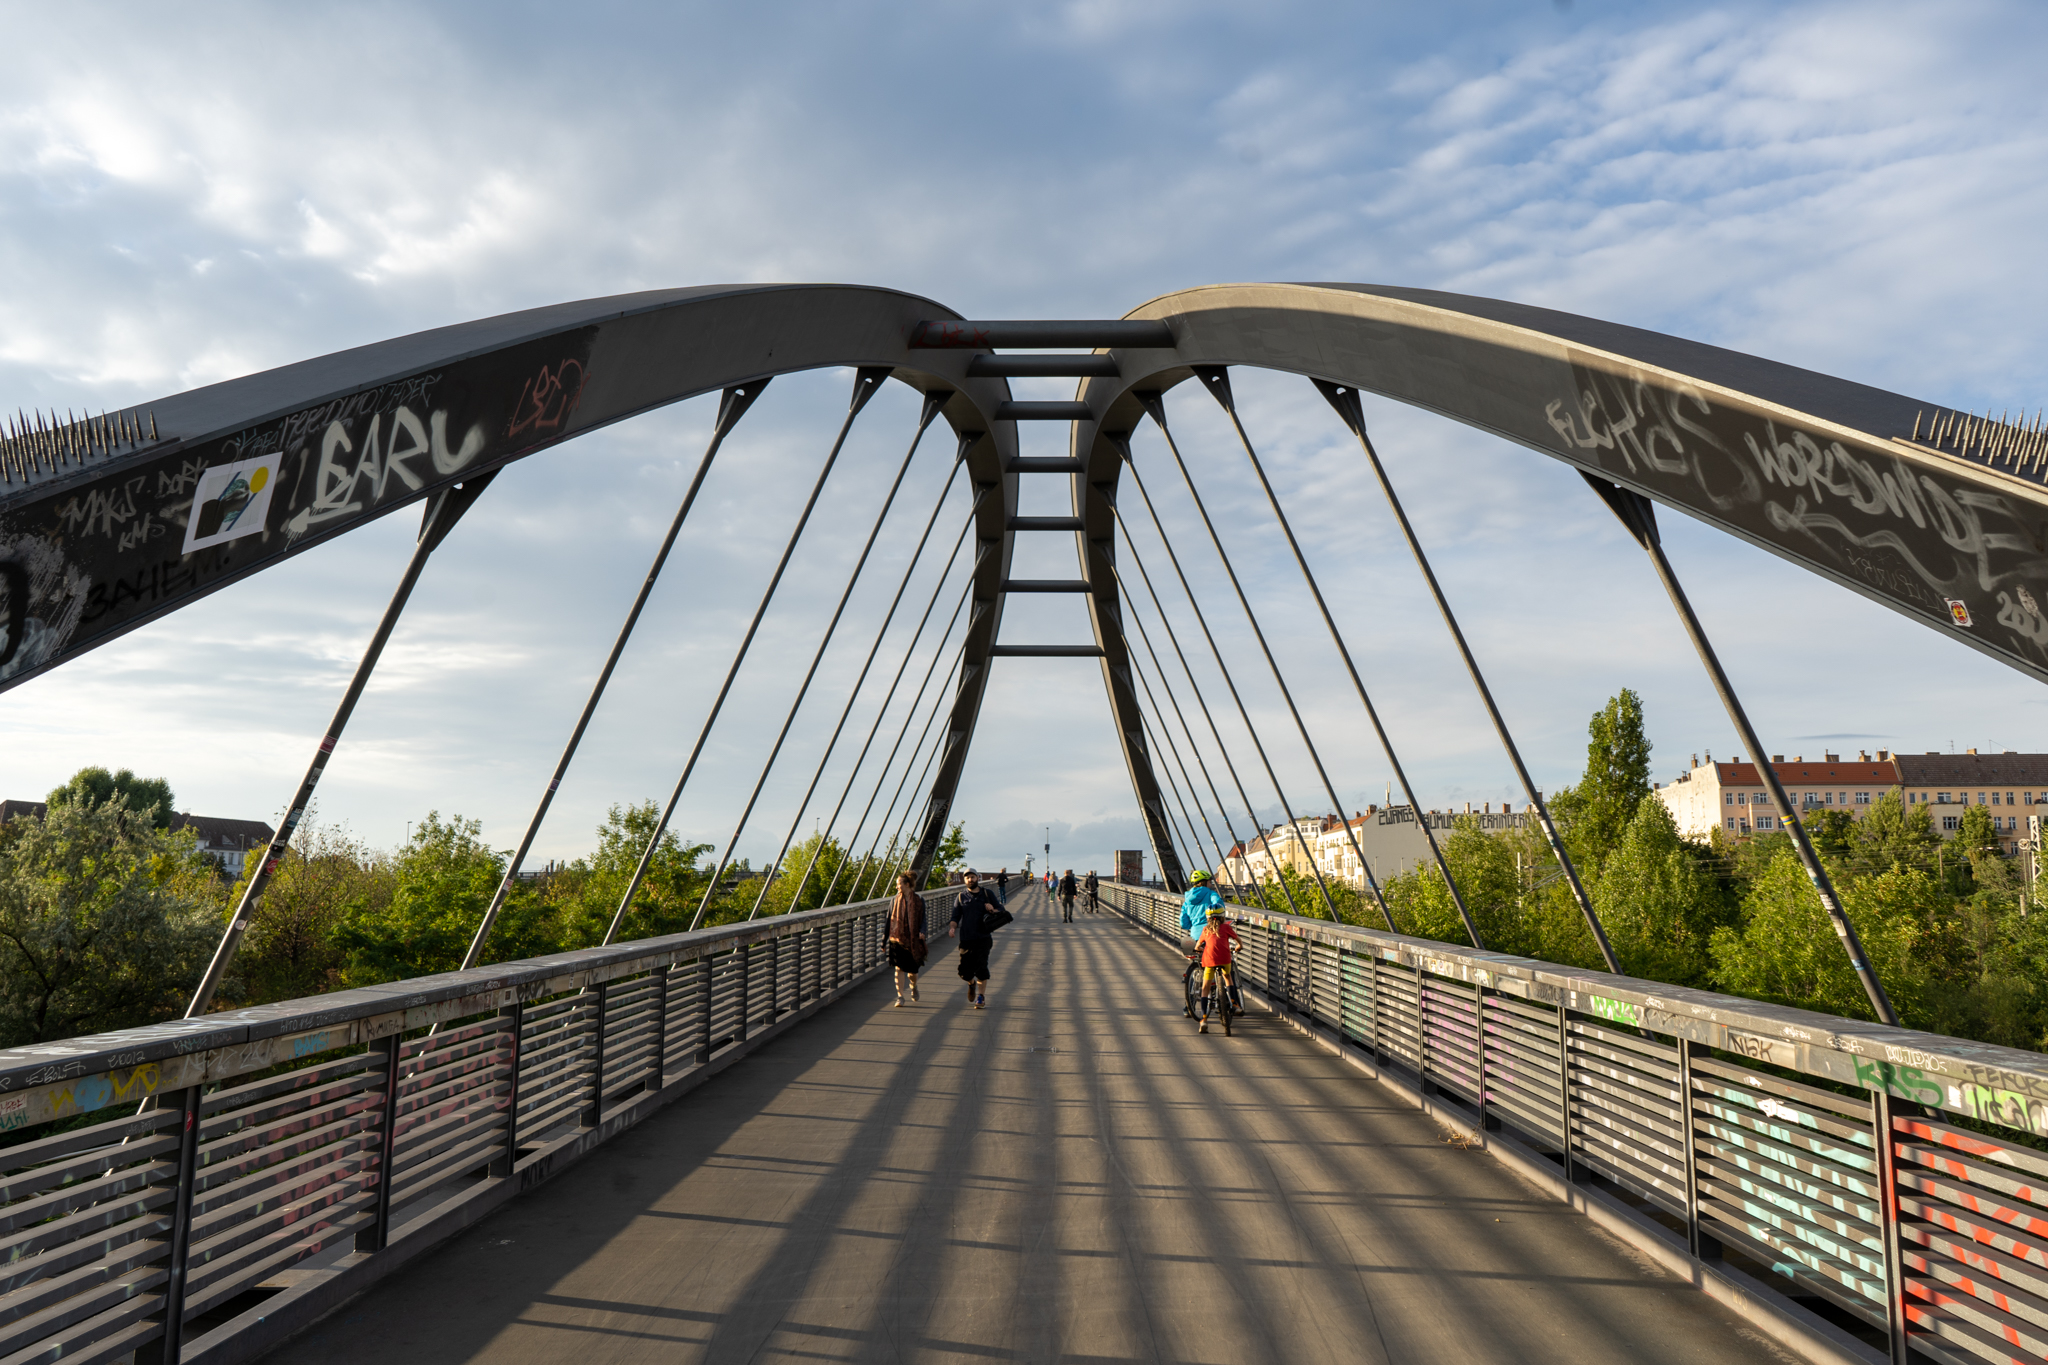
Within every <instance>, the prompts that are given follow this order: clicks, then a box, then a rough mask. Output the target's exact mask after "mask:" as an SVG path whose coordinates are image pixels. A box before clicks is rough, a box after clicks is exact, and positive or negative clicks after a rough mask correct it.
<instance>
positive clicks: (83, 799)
mask: <svg viewBox="0 0 2048 1365" xmlns="http://www.w3.org/2000/svg"><path fill="white" fill-rule="evenodd" d="M116 796H122V797H126V798H127V801H128V809H129V810H132V811H134V812H135V813H136V814H137V815H147V816H149V818H150V821H151V822H152V823H153V824H155V825H156V827H157V828H158V829H169V828H170V827H171V815H172V813H173V805H174V803H175V801H176V799H177V798H176V797H174V796H173V795H172V794H171V784H170V783H169V782H168V781H166V780H165V779H163V778H161V777H137V776H136V775H135V773H134V771H133V770H132V769H128V768H123V769H121V771H120V772H117V773H110V772H108V771H107V770H106V769H105V768H80V769H79V770H78V771H77V772H75V773H73V774H71V780H70V781H69V782H66V783H65V784H64V785H63V786H61V787H59V788H57V789H56V790H55V791H53V792H51V793H50V795H49V796H48V798H46V799H47V800H48V802H49V804H50V806H51V807H52V808H53V809H54V808H55V807H58V806H103V805H105V804H106V803H107V802H109V801H111V800H113V799H114V798H115V797H116Z"/></svg>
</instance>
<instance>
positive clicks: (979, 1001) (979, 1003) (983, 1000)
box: [974, 995, 988, 1009]
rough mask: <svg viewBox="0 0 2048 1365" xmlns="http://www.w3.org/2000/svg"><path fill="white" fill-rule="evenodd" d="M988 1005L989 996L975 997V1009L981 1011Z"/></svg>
mask: <svg viewBox="0 0 2048 1365" xmlns="http://www.w3.org/2000/svg"><path fill="white" fill-rule="evenodd" d="M987 1004H988V997H987V996H985V995H977V996H975V997H974V1008H976V1009H981V1008H983V1007H984V1006H986V1005H987Z"/></svg>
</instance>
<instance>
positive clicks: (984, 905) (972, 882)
mask: <svg viewBox="0 0 2048 1365" xmlns="http://www.w3.org/2000/svg"><path fill="white" fill-rule="evenodd" d="M966 881H967V889H966V890H965V891H963V892H961V893H960V898H959V899H958V900H956V901H954V902H953V922H952V923H951V924H950V925H948V926H947V928H946V933H947V935H948V936H949V937H957V938H958V939H959V940H960V979H961V980H962V981H965V982H966V983H967V1000H968V1003H969V1004H971V1005H973V1006H974V1008H976V1009H981V1008H982V1007H983V1006H985V1005H987V1004H988V950H989V949H991V948H993V947H995V946H996V936H995V930H994V929H993V928H991V927H990V926H989V924H988V923H987V921H988V918H989V916H991V915H993V914H995V912H996V910H997V909H998V908H999V907H998V906H997V904H996V898H995V897H994V896H993V895H991V894H990V893H989V892H987V891H985V890H983V889H982V885H981V874H980V873H979V872H976V871H975V870H974V869H973V868H969V869H968V870H967V877H966Z"/></svg>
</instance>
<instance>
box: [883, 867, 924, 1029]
mask: <svg viewBox="0 0 2048 1365" xmlns="http://www.w3.org/2000/svg"><path fill="white" fill-rule="evenodd" d="M924 959H925V943H924V897H923V896H920V895H918V894H917V884H916V881H915V879H913V878H912V877H911V875H910V874H909V873H908V872H905V873H902V874H901V875H899V876H898V877H897V878H896V899H895V900H894V901H893V902H892V903H891V904H890V906H889V965H890V966H892V967H894V968H895V969H896V971H895V976H896V1008H897V1009H899V1010H900V1009H902V1008H903V983H904V981H905V980H906V979H907V980H908V981H909V983H910V1003H911V1004H913V1005H914V1004H916V1003H917V973H918V970H919V969H920V968H922V967H923V966H924Z"/></svg>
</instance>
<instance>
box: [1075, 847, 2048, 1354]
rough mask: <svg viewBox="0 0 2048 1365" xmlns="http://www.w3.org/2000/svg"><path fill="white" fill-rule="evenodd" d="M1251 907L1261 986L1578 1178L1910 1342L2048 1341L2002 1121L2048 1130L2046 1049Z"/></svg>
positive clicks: (2032, 1227) (1255, 982)
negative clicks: (1950, 1116) (1968, 1123)
mask: <svg viewBox="0 0 2048 1365" xmlns="http://www.w3.org/2000/svg"><path fill="white" fill-rule="evenodd" d="M1102 899H1103V901H1104V903H1105V904H1107V905H1108V906H1109V907H1110V908H1111V909H1112V910H1113V911H1115V912H1117V913H1119V914H1121V915H1123V916H1124V917H1125V918H1127V919H1129V920H1131V921H1133V922H1134V923H1136V924H1138V925H1139V926H1140V927H1142V928H1145V929H1147V930H1149V931H1150V932H1152V933H1154V934H1157V935H1158V936H1160V937H1161V938H1164V939H1167V940H1168V941H1170V942H1174V943H1179V942H1180V941H1181V932H1180V908H1179V907H1180V903H1179V901H1178V900H1177V899H1176V898H1174V897H1172V896H1169V895H1163V894H1160V893H1158V892H1154V891H1150V890H1145V889H1142V888H1137V887H1131V886H1119V885H1111V886H1105V887H1104V888H1103V895H1102ZM1231 915H1232V918H1233V919H1234V920H1235V921H1236V923H1237V925H1238V927H1239V934H1240V938H1241V947H1240V950H1239V953H1238V959H1237V960H1238V962H1239V964H1240V972H1241V974H1242V975H1243V977H1244V979H1245V981H1246V984H1247V985H1250V986H1252V987H1254V988H1256V989H1258V990H1260V991H1262V992H1264V994H1265V995H1266V997H1267V998H1268V999H1269V1000H1270V1001H1272V1002H1273V1004H1274V1007H1275V1008H1276V1009H1279V1010H1282V1011H1285V1012H1291V1013H1293V1014H1295V1015H1296V1016H1297V1017H1300V1018H1302V1019H1303V1020H1305V1021H1306V1022H1307V1023H1308V1024H1310V1025H1311V1026H1313V1027H1315V1028H1319V1029H1321V1030H1323V1031H1325V1036H1326V1037H1328V1038H1331V1039H1334V1040H1341V1043H1340V1044H1338V1045H1339V1046H1345V1045H1348V1046H1349V1047H1350V1048H1354V1049H1356V1052H1355V1053H1353V1055H1354V1056H1357V1057H1358V1058H1359V1060H1360V1062H1361V1064H1365V1063H1366V1062H1367V1060H1368V1058H1369V1062H1370V1067H1371V1069H1372V1070H1373V1071H1374V1072H1375V1074H1377V1075H1379V1076H1381V1077H1382V1078H1383V1079H1389V1080H1392V1081H1394V1082H1395V1083H1396V1084H1409V1085H1411V1086H1412V1090H1413V1092H1414V1093H1415V1094H1416V1095H1418V1096H1419V1097H1421V1098H1422V1100H1423V1102H1424V1103H1434V1102H1436V1101H1435V1100H1432V1099H1431V1098H1430V1097H1437V1098H1438V1099H1448V1100H1450V1101H1452V1102H1454V1103H1455V1104H1456V1105H1458V1106H1460V1110H1459V1112H1461V1113H1463V1114H1466V1115H1470V1116H1471V1117H1472V1119H1473V1120H1475V1122H1474V1125H1473V1126H1474V1127H1475V1128H1476V1129H1477V1130H1479V1131H1482V1132H1483V1131H1485V1130H1488V1129H1507V1130H1511V1131H1512V1136H1513V1137H1514V1138H1516V1139H1518V1140H1520V1141H1522V1142H1524V1143H1526V1144H1527V1145H1528V1147H1533V1148H1534V1149H1535V1151H1534V1152H1532V1153H1531V1157H1532V1159H1533V1160H1535V1161H1536V1162H1538V1163H1539V1164H1540V1163H1541V1161H1542V1159H1543V1158H1542V1155H1541V1154H1544V1153H1547V1154H1550V1155H1551V1156H1552V1158H1553V1159H1555V1160H1556V1161H1557V1162H1558V1163H1559V1166H1560V1167H1561V1170H1562V1175H1563V1180H1564V1182H1565V1189H1566V1192H1567V1197H1571V1196H1570V1191H1571V1189H1572V1188H1573V1187H1574V1186H1575V1185H1583V1184H1584V1182H1585V1180H1586V1178H1587V1177H1589V1176H1592V1177H1598V1178H1600V1179H1601V1180H1603V1181H1606V1182H1608V1183H1609V1184H1611V1185H1612V1186H1614V1187H1615V1188H1617V1189H1618V1190H1619V1191H1621V1192H1622V1194H1623V1195H1625V1196H1626V1197H1627V1198H1629V1199H1630V1200H1632V1201H1634V1202H1636V1203H1637V1204H1638V1205H1640V1206H1643V1207H1645V1208H1646V1209H1647V1210H1649V1211H1651V1212H1653V1213H1655V1214H1659V1215H1662V1216H1663V1217H1665V1218H1668V1219H1670V1220H1674V1221H1676V1222H1677V1223H1678V1224H1679V1225H1680V1226H1681V1227H1683V1229H1684V1235H1685V1240H1686V1244H1687V1250H1688V1251H1689V1253H1690V1255H1691V1257H1692V1258H1693V1259H1694V1260H1695V1261H1696V1262H1699V1263H1702V1265H1704V1264H1707V1263H1713V1262H1719V1261H1722V1260H1724V1259H1726V1258H1728V1257H1730V1256H1731V1255H1732V1256H1733V1257H1736V1258H1742V1259H1745V1260H1746V1261H1747V1262H1748V1266H1749V1269H1750V1270H1751V1271H1753V1272H1754V1274H1755V1276H1756V1277H1758V1278H1761V1279H1763V1280H1766V1281H1768V1280H1771V1279H1773V1278H1774V1277H1779V1276H1782V1277H1784V1278H1787V1279H1790V1280H1791V1281H1793V1283H1794V1285H1795V1286H1796V1289H1797V1291H1798V1292H1802V1293H1805V1294H1808V1295H1814V1296H1818V1297H1820V1298H1822V1299H1825V1300H1827V1301H1828V1302H1830V1303H1832V1304H1833V1305H1835V1306H1836V1307H1837V1308H1839V1309H1841V1310H1844V1311H1845V1312H1846V1313H1847V1314H1848V1315H1849V1316H1850V1318H1851V1319H1852V1320H1854V1321H1857V1322H1860V1323H1862V1324H1864V1326H1865V1330H1866V1331H1867V1333H1868V1334H1869V1336H1870V1337H1872V1338H1874V1339H1876V1340H1878V1341H1882V1342H1884V1343H1886V1344H1887V1345H1888V1347H1889V1355H1890V1358H1891V1359H1892V1360H1894V1361H1897V1362H1901V1363H1902V1365H1903V1362H1906V1361H1908V1360H1926V1359H1932V1360H1938V1361H1945V1362H1963V1361H1980V1360H1997V1361H2007V1360H2013V1359H2017V1358H2021V1357H2023V1356H2024V1357H2027V1358H2033V1359H2039V1358H2041V1357H2042V1356H2044V1355H2048V1151H2044V1150H2043V1149H2042V1144H2040V1143H2039V1142H2035V1141H2031V1140H2030V1139H2029V1138H2028V1137H2025V1136H2020V1135H2018V1134H2015V1135H2013V1136H2010V1137H2008V1136H2004V1135H2001V1134H2000V1133H1999V1132H1997V1131H1996V1129H1997V1128H2003V1129H2007V1130H2011V1129H2018V1130H2020V1132H2021V1133H2024V1134H2040V1133H2042V1132H2043V1131H2044V1129H2048V1058H2044V1057H2041V1056H2038V1055H2036V1054H2032V1053H2026V1052H2020V1051H2018V1050H2016V1049H2013V1048H2002V1047H1996V1046H1993V1045H1991V1044H1984V1043H1973V1042H1969V1041H1966V1040H1963V1039H1957V1038H1945V1037H1941V1036H1939V1035H1936V1034H1931V1033H1920V1032H1916V1031H1914V1030H1911V1029H1901V1028H1890V1027H1886V1026H1884V1025H1881V1024H1875V1023H1866V1022H1862V1021H1857V1020H1850V1019H1838V1018H1835V1017H1832V1016H1829V1015H1822V1014H1815V1013H1813V1012H1811V1011H1807V1010H1799V1009H1791V1008H1787V1007H1783V1006H1777V1005H1770V1004H1764V1003H1760V1002H1757V1001H1753V1000H1743V999H1739V998H1736V997H1733V996H1726V995H1717V994H1715V993H1713V992H1710V991H1699V990H1689V989H1685V988H1682V987H1676V986H1665V985H1663V984H1661V983H1658V982H1653V981H1644V980H1639V979H1636V978H1632V977H1626V976H1616V975H1611V974H1609V973H1606V972H1596V971H1585V970H1581V969H1578V968H1572V967H1563V966H1559V965H1557V964H1555V963H1548V962H1539V961H1537V960H1535V959H1532V958H1524V957H1515V956H1512V955H1509V954H1505V953H1494V952H1476V951H1473V950H1471V949H1465V948H1457V947H1453V946H1452V945H1450V944H1446V943H1438V942H1435V941H1433V940H1429V939H1420V938H1412V937H1408V936H1406V935H1401V934H1390V933H1387V932H1384V931H1381V930H1374V929H1368V928H1364V927H1362V926H1356V925H1346V924H1332V923H1330V922H1329V921H1327V920H1312V919H1305V918H1301V917H1298V916H1294V915H1283V914H1274V913H1271V912H1268V911H1265V910H1262V909H1257V908H1254V907H1250V906H1244V905H1232V906H1231ZM1787 1073H1792V1074H1793V1075H1800V1076H1804V1077H1810V1078H1814V1080H1816V1081H1824V1082H1828V1083H1830V1084H1828V1085H1825V1086H1823V1085H1820V1084H1812V1083H1807V1082H1803V1081H1800V1080H1794V1079H1791V1078H1790V1076H1788V1075H1787ZM1940 1110H1947V1111H1949V1112H1951V1113H1955V1114H1959V1115H1962V1116H1964V1117H1965V1118H1967V1119H1969V1120H1974V1121H1975V1122H1977V1123H1978V1124H1981V1125H1992V1126H1995V1127H1994V1128H1993V1130H1992V1131H1985V1130H1984V1129H1982V1128H1978V1129H1969V1128H1962V1127H1958V1126H1956V1125H1955V1124H1952V1123H1949V1122H1946V1121H1944V1120H1943V1119H1942V1118H1941V1117H1939V1116H1938V1111H1940ZM1524 1150H1526V1148H1525V1149H1524ZM1649 1235H1652V1236H1661V1235H1663V1233H1662V1230H1661V1229H1658V1230H1657V1231H1656V1232H1653V1233H1650V1234H1649ZM1702 1273H1703V1272H1702ZM1715 1273H1716V1274H1720V1273H1721V1272H1715ZM1722 1278H1723V1279H1725V1278H1726V1277H1725V1275H1723V1276H1722ZM1701 1282H1702V1283H1704V1282H1705V1281H1704V1280H1702V1281H1701ZM1757 1287H1758V1286H1757V1285H1756V1284H1755V1282H1754V1280H1752V1281H1750V1282H1749V1288H1748V1289H1742V1290H1740V1291H1739V1292H1741V1293H1749V1292H1751V1291H1752V1290H1754V1289H1755V1288H1757ZM1786 1311H1795V1310H1791V1309H1790V1306H1789V1305H1788V1306H1787V1310H1786Z"/></svg>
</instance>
